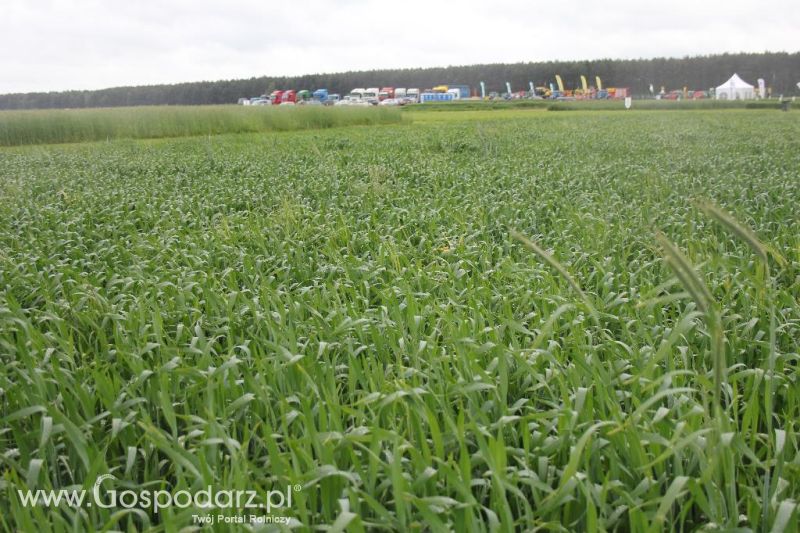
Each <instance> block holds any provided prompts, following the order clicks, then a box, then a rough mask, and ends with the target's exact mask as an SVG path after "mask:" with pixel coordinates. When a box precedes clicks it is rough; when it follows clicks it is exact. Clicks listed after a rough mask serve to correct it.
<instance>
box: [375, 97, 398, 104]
mask: <svg viewBox="0 0 800 533" xmlns="http://www.w3.org/2000/svg"><path fill="white" fill-rule="evenodd" d="M378 105H402V104H401V103H400V100H398V99H397V98H386V99H384V100H381V102H380V104H378Z"/></svg>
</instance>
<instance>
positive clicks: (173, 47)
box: [0, 0, 800, 93]
mask: <svg viewBox="0 0 800 533" xmlns="http://www.w3.org/2000/svg"><path fill="white" fill-rule="evenodd" d="M559 4H560V5H559ZM765 50H770V51H788V52H796V51H798V50H800V4H798V0H772V1H771V2H768V3H766V4H764V3H760V2H756V1H755V0H746V1H745V0H726V1H718V0H699V1H694V2H676V1H674V0H658V1H651V0H640V1H637V2H624V1H617V2H614V1H602V0H591V1H587V0H575V1H572V2H555V1H552V0H551V1H547V0H545V1H542V0H536V1H530V0H529V1H526V0H515V1H505V0H501V1H495V2H493V1H491V0H480V1H475V0H461V1H459V2H449V1H444V0H432V1H426V0H422V1H409V0H381V1H373V0H327V1H319V0H296V1H285V0H284V1H281V0H279V1H273V2H270V1H266V0H231V1H212V0H159V1H151V0H124V1H123V0H0V93H9V92H28V91H49V90H65V89H97V88H103V87H114V86H120V85H146V84H154V83H174V82H181V81H199V80H218V79H231V78H250V77H253V76H264V75H268V76H271V75H295V74H308V73H317V72H340V71H344V70H364V69H373V68H394V67H429V66H447V65H466V64H473V63H490V62H505V63H511V62H518V61H547V60H559V59H593V58H601V57H612V58H637V57H656V56H678V57H680V56H685V55H698V54H708V53H721V52H739V51H747V52H763V51H765Z"/></svg>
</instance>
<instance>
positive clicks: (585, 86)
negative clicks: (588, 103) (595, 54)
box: [581, 74, 589, 93]
mask: <svg viewBox="0 0 800 533" xmlns="http://www.w3.org/2000/svg"><path fill="white" fill-rule="evenodd" d="M581 89H583V92H584V93H588V92H589V84H588V83H586V76H584V75H583V74H581Z"/></svg>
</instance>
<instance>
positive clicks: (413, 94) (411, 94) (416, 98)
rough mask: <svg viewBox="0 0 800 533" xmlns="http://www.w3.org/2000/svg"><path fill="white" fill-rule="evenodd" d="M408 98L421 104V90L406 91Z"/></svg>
mask: <svg viewBox="0 0 800 533" xmlns="http://www.w3.org/2000/svg"><path fill="white" fill-rule="evenodd" d="M406 98H409V99H411V100H413V101H414V102H415V103H418V102H419V89H406Z"/></svg>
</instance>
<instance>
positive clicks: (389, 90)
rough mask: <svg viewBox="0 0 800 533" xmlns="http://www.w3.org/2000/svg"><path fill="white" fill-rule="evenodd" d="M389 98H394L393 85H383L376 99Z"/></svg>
mask: <svg viewBox="0 0 800 533" xmlns="http://www.w3.org/2000/svg"><path fill="white" fill-rule="evenodd" d="M389 98H394V87H384V88H382V89H381V92H379V93H378V100H379V101H381V102H383V101H384V100H387V99H389Z"/></svg>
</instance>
